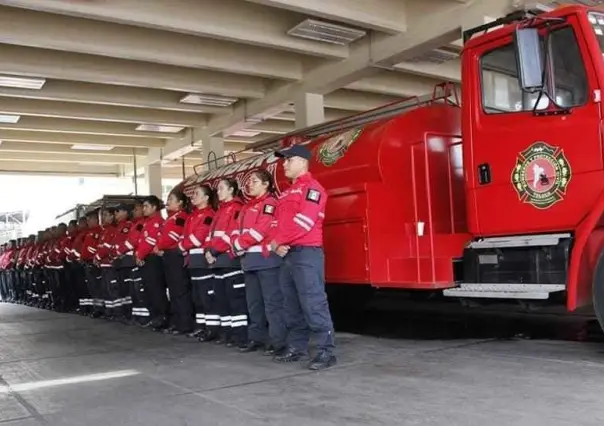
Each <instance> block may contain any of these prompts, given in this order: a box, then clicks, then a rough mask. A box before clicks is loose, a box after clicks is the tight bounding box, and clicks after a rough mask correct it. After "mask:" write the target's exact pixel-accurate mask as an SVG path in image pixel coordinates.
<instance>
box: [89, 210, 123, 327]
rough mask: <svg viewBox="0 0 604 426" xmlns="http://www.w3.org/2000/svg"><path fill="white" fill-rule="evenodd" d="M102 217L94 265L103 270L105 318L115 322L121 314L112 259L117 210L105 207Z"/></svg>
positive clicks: (102, 290)
mask: <svg viewBox="0 0 604 426" xmlns="http://www.w3.org/2000/svg"><path fill="white" fill-rule="evenodd" d="M102 217H103V230H102V231H101V234H100V236H99V241H98V244H97V249H96V253H95V255H94V263H95V264H96V265H97V266H98V267H99V268H100V270H101V283H100V285H99V288H98V297H99V298H101V299H102V300H103V305H104V314H105V316H106V317H107V318H108V319H111V320H113V319H115V318H116V316H119V314H120V313H121V312H120V309H121V303H120V301H119V300H118V299H119V288H120V286H119V284H118V282H117V271H116V270H115V268H114V267H113V260H112V259H111V251H112V249H113V238H114V237H115V233H116V231H117V227H116V226H115V210H114V209H113V208H111V207H105V208H104V209H103V216H102Z"/></svg>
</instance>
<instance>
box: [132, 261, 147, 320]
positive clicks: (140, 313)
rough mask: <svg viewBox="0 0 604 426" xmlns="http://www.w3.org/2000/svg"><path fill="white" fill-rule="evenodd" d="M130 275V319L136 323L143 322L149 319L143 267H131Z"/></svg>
mask: <svg viewBox="0 0 604 426" xmlns="http://www.w3.org/2000/svg"><path fill="white" fill-rule="evenodd" d="M131 276H132V287H131V289H130V291H131V293H130V294H131V296H132V319H133V320H134V321H136V322H137V323H140V324H144V323H146V322H148V321H149V320H150V319H151V312H149V302H148V301H147V299H148V298H147V293H146V292H145V281H144V276H143V267H138V266H137V267H135V268H132V271H131Z"/></svg>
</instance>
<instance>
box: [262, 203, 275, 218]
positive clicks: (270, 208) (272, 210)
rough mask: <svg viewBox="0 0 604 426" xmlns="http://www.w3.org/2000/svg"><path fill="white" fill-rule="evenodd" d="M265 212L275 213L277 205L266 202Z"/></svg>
mask: <svg viewBox="0 0 604 426" xmlns="http://www.w3.org/2000/svg"><path fill="white" fill-rule="evenodd" d="M264 214H270V215H272V214H275V206H273V205H271V204H266V205H265V206H264Z"/></svg>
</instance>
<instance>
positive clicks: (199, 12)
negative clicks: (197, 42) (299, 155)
mask: <svg viewBox="0 0 604 426" xmlns="http://www.w3.org/2000/svg"><path fill="white" fill-rule="evenodd" d="M0 4H4V5H9V6H14V7H20V8H26V9H32V10H39V11H44V12H51V13H56V14H62V15H69V16H76V17H84V18H90V19H95V20H100V21H109V22H117V23H121V24H129V25H135V26H140V27H146V28H156V29H161V30H166V31H172V32H177V33H182V34H191V35H196V36H201V37H210V38H214V39H220V40H228V41H234V42H237V43H244V44H248V45H253V46H266V47H270V48H275V49H280V50H286V51H290V52H298V53H303V54H307V55H315V56H322V57H327V58H339V59H341V58H345V57H346V56H347V54H348V49H347V48H346V47H344V46H335V45H330V44H323V43H316V42H314V41H312V40H305V39H300V38H295V37H289V36H288V35H287V30H288V29H289V28H291V27H292V26H294V25H295V24H297V23H298V22H299V21H300V20H301V19H300V16H299V15H292V14H288V13H285V12H283V11H280V10H277V9H267V8H265V7H262V6H260V5H255V4H251V3H246V2H241V1H239V0H178V1H177V2H176V3H175V0H154V1H147V2H145V7H141V2H140V0H103V3H102V4H99V3H96V2H88V1H79V2H62V1H44V2H40V1H39V0H1V1H0Z"/></svg>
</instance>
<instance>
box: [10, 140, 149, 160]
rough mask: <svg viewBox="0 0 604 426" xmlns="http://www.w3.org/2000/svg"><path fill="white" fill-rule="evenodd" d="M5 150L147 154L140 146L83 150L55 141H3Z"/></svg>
mask: <svg viewBox="0 0 604 426" xmlns="http://www.w3.org/2000/svg"><path fill="white" fill-rule="evenodd" d="M5 152H29V153H37V154H57V155H64V156H69V155H88V156H90V157H95V156H105V157H126V158H130V161H132V158H133V157H134V156H135V155H136V156H137V157H143V156H146V155H147V150H146V149H142V148H113V149H112V150H110V151H89V150H86V151H83V150H78V149H71V146H69V145H66V144H56V143H29V142H17V141H5V140H3V141H2V143H1V144H0V155H2V153H5Z"/></svg>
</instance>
